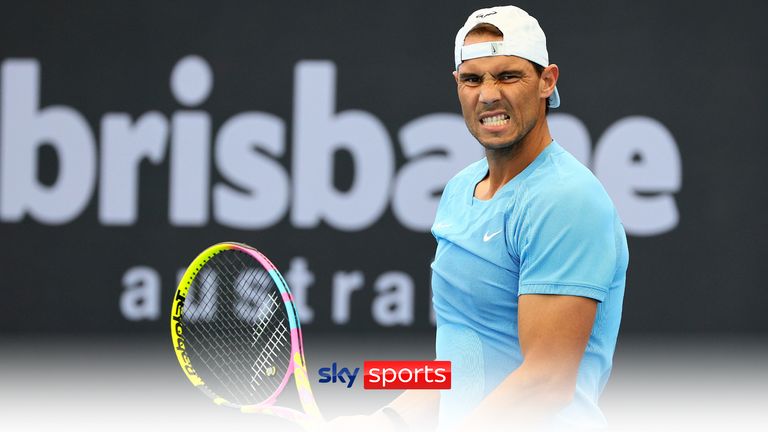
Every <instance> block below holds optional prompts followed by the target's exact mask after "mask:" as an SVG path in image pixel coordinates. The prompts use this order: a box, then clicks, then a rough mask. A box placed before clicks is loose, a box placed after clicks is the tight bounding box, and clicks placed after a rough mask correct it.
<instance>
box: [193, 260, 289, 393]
mask: <svg viewBox="0 0 768 432" xmlns="http://www.w3.org/2000/svg"><path fill="white" fill-rule="evenodd" d="M187 297H188V300H189V303H190V304H189V305H187V307H185V311H184V315H183V320H184V324H185V325H186V328H185V337H186V339H187V345H188V351H189V354H190V357H193V364H195V365H196V366H195V367H196V369H197V372H198V373H199V374H200V376H201V378H202V379H203V381H204V382H205V383H206V385H207V386H208V387H209V389H210V390H211V391H213V392H214V393H216V394H218V395H220V396H222V397H224V398H225V399H227V400H229V401H231V402H233V403H235V404H238V405H252V404H257V403H260V402H262V401H264V400H265V399H267V398H269V397H270V396H271V395H272V394H273V393H274V392H275V390H276V389H277V388H278V387H279V386H280V384H281V382H282V381H283V377H284V376H285V375H286V373H287V370H288V367H289V365H290V353H291V345H290V326H289V325H288V317H287V315H286V312H285V309H284V307H283V301H282V297H281V294H280V292H279V290H278V288H277V286H276V285H275V283H274V281H273V280H272V277H271V276H270V275H269V273H268V271H267V270H265V269H264V268H262V267H261V266H260V265H259V264H258V263H257V262H256V261H255V260H254V259H253V258H251V257H250V256H249V255H247V254H245V253H243V252H240V251H234V250H228V251H222V252H220V253H218V254H217V255H215V256H214V257H212V258H211V259H210V260H209V261H208V262H207V263H206V264H205V266H204V267H203V268H202V269H201V270H200V272H199V274H198V278H197V279H196V280H195V281H194V282H193V284H192V286H190V290H189V293H188V296H187ZM190 305H191V307H189V306H190Z"/></svg>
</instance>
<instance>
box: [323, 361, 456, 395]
mask: <svg viewBox="0 0 768 432" xmlns="http://www.w3.org/2000/svg"><path fill="white" fill-rule="evenodd" d="M359 372H360V368H359V367H356V368H354V369H350V368H347V367H339V366H338V365H337V364H336V362H333V364H331V366H330V367H323V368H320V369H319V370H318V371H317V374H318V375H319V376H320V379H319V380H318V382H319V383H321V384H327V383H337V382H338V383H341V384H345V385H346V387H347V388H351V387H352V386H353V385H354V383H355V380H356V379H357V375H358V374H359ZM363 388H364V389H366V390H409V389H418V390H448V389H450V388H451V362H450V361H445V360H366V361H364V362H363Z"/></svg>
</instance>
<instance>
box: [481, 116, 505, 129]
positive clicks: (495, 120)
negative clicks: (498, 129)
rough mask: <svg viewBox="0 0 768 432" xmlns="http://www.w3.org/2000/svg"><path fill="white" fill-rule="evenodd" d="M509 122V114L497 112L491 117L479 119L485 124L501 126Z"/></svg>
mask: <svg viewBox="0 0 768 432" xmlns="http://www.w3.org/2000/svg"><path fill="white" fill-rule="evenodd" d="M508 122H509V116H508V115H506V114H499V115H495V116H491V117H485V118H482V119H480V123H482V124H484V125H486V126H502V125H505V124H507V123H508Z"/></svg>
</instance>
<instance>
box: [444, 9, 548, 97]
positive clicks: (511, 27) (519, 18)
mask: <svg viewBox="0 0 768 432" xmlns="http://www.w3.org/2000/svg"><path fill="white" fill-rule="evenodd" d="M478 24H490V25H492V26H494V27H496V28H497V29H499V31H500V32H501V33H502V34H503V35H504V36H503V40H501V41H494V42H481V43H477V44H472V45H466V46H465V45H464V39H465V38H466V37H467V33H469V32H470V30H472V29H473V28H475V27H476V26H477V25H478ZM500 55H513V56H517V57H521V58H524V59H526V60H530V61H532V62H534V63H536V64H537V65H540V66H543V67H547V66H549V54H547V37H546V36H544V30H542V29H541V27H540V26H539V22H538V21H536V18H534V17H532V16H530V15H528V12H526V11H524V10H522V9H520V8H519V7H515V6H496V7H492V8H486V9H479V10H477V11H475V12H472V14H471V15H470V16H469V18H467V22H466V23H464V26H463V27H462V28H460V29H459V32H458V33H457V34H456V47H455V51H454V57H455V60H456V70H459V65H460V64H461V63H462V62H463V61H464V60H470V59H474V58H478V57H490V56H500ZM559 106H560V93H559V92H558V91H557V87H555V91H554V92H553V93H552V95H551V96H550V97H549V107H550V108H557V107H559Z"/></svg>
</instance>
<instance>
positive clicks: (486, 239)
mask: <svg viewBox="0 0 768 432" xmlns="http://www.w3.org/2000/svg"><path fill="white" fill-rule="evenodd" d="M501 231H502V230H498V231H496V232H492V233H490V234H488V233H487V232H486V233H485V234H484V235H483V241H484V242H487V241H488V240H490V239H492V238H494V237H496V236H497V235H499V234H500V233H501Z"/></svg>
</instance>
